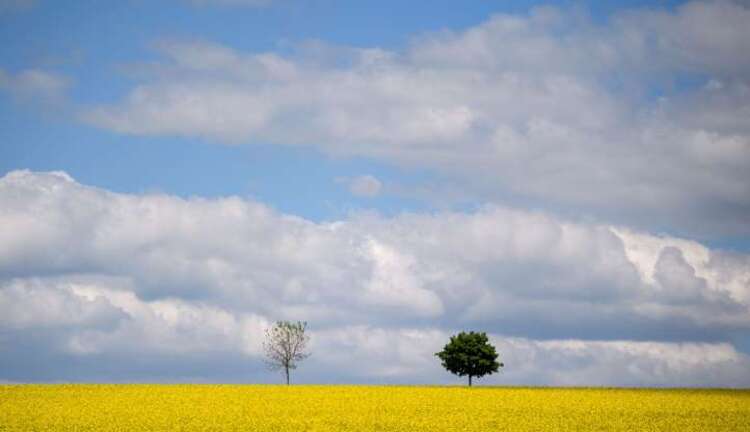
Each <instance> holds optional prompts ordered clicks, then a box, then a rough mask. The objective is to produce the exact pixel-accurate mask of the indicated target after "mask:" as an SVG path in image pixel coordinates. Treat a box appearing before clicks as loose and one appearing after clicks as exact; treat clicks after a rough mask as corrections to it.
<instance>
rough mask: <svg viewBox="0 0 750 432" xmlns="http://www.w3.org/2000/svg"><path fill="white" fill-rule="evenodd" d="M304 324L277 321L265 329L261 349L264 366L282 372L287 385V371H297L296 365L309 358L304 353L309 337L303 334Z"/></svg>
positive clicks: (305, 327) (307, 354)
mask: <svg viewBox="0 0 750 432" xmlns="http://www.w3.org/2000/svg"><path fill="white" fill-rule="evenodd" d="M306 329H307V323H306V322H300V321H297V322H291V321H278V322H276V324H274V325H273V327H271V328H269V329H266V339H265V341H264V342H263V349H264V351H265V352H266V364H267V365H268V367H269V369H271V370H283V371H284V376H285V377H286V384H287V385H289V371H290V370H292V369H297V363H298V362H300V361H302V360H304V359H306V358H307V357H309V356H310V353H307V352H305V350H306V348H307V343H308V342H309V340H310V337H309V336H308V335H306V334H305V330H306Z"/></svg>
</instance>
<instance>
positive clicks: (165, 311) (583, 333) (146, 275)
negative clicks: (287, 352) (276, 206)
mask: <svg viewBox="0 0 750 432" xmlns="http://www.w3.org/2000/svg"><path fill="white" fill-rule="evenodd" d="M0 244H2V245H3V247H2V248H1V249H0V327H1V328H2V329H3V331H2V334H3V335H4V336H3V339H0V351H2V352H3V355H2V356H0V358H3V360H0V364H1V365H3V367H0V370H5V371H10V372H7V373H6V376H0V378H2V379H8V380H19V379H20V380H23V379H36V378H33V377H34V376H37V375H34V373H38V371H39V370H40V369H38V368H37V369H34V368H31V366H28V367H29V369H25V367H26V366H24V363H23V362H20V361H18V359H20V358H25V357H28V356H33V357H34V358H37V359H40V360H39V361H48V362H50V363H49V364H47V365H46V366H45V367H44V368H42V370H47V372H45V373H49V374H51V375H50V376H53V378H54V377H55V376H56V378H54V379H61V377H63V376H70V375H69V374H73V373H79V372H76V371H80V370H81V367H80V366H78V367H76V366H75V364H87V365H89V363H86V362H89V361H90V362H93V363H91V364H92V366H91V368H92V369H90V370H91V372H90V373H91V374H95V373H96V371H100V370H102V369H97V368H101V367H103V366H101V365H102V364H105V363H106V362H101V361H99V362H98V361H96V360H90V359H97V358H99V359H102V358H107V359H110V360H111V361H113V362H115V363H117V362H121V363H122V365H121V366H122V368H123V369H122V374H123V375H118V376H120V377H122V378H123V379H126V377H129V376H130V377H136V378H134V379H137V377H141V378H143V376H144V375H143V374H144V373H145V372H140V373H141V375H139V372H138V371H139V370H140V371H143V370H144V369H138V367H141V368H144V367H145V368H146V370H149V371H152V372H153V371H154V370H159V371H162V372H164V373H167V375H165V376H167V377H172V378H171V379H183V378H185V376H203V377H214V378H216V377H222V378H221V379H229V380H237V379H240V378H238V376H237V375H232V374H238V373H239V374H245V373H248V372H247V369H243V368H252V367H260V366H257V365H258V364H259V363H258V361H259V358H258V355H259V353H260V335H261V334H262V329H263V328H264V327H265V326H267V325H268V323H269V322H272V321H274V320H276V319H293V320H296V319H301V320H307V321H309V322H310V324H311V330H312V332H313V336H314V342H313V345H314V347H316V348H315V349H316V355H315V358H317V359H316V360H314V361H311V365H310V371H311V373H312V375H310V376H308V379H309V380H312V381H315V380H316V379H317V380H335V379H336V377H349V378H351V379H352V380H365V381H366V380H368V379H370V380H390V381H393V382H396V381H409V380H419V381H425V382H426V381H429V380H434V379H437V378H438V377H439V376H440V375H438V374H439V369H436V368H435V366H434V364H433V363H432V362H434V359H432V357H430V352H431V351H430V350H433V349H435V345H436V344H439V343H440V341H443V340H445V338H446V336H447V334H448V332H449V331H452V330H454V329H481V330H486V331H488V332H490V333H493V334H495V335H496V338H497V340H498V341H501V340H502V341H522V342H517V343H516V342H513V343H511V342H502V343H503V344H506V345H503V352H505V353H506V354H507V355H508V356H509V357H508V358H509V359H515V360H513V362H514V363H515V364H516V365H518V366H517V367H518V369H512V372H511V369H509V372H508V374H510V375H508V376H506V378H508V379H511V378H512V380H511V381H513V382H519V383H520V382H524V380H526V381H527V382H531V381H534V380H538V381H534V382H546V383H589V384H597V383H599V384H601V383H614V382H619V383H624V384H628V383H639V384H649V383H651V384H656V385H668V384H670V383H671V384H683V383H688V384H690V383H704V382H707V383H711V382H714V383H716V385H725V384H727V385H730V384H733V381H732V379H733V378H732V377H736V376H737V375H738V374H739V371H747V359H746V357H745V355H744V354H740V353H738V352H736V350H735V348H733V346H732V345H731V342H732V341H735V340H741V335H743V334H746V333H747V331H748V329H749V328H750V309H749V303H748V299H750V257H749V256H747V255H742V254H730V253H726V252H721V251H716V250H712V249H710V248H707V247H706V246H704V245H701V244H699V243H696V242H690V241H686V240H682V239H677V238H669V237H659V236H653V235H650V234H647V233H642V232H636V231H631V230H626V229H623V228H616V227H611V226H606V225H593V224H585V223H573V222H569V221H564V220H560V219H558V218H555V217H552V216H549V215H545V214H542V213H533V212H528V211H522V210H515V209H509V208H501V207H492V206H490V207H486V208H483V209H481V210H479V211H477V212H474V213H435V214H403V215H400V216H397V217H393V218H383V217H379V216H373V215H369V214H368V215H361V216H353V217H351V218H349V219H346V220H342V221H337V222H331V223H313V222H310V221H307V220H304V219H301V218H298V217H294V216H291V215H285V214H280V213H277V212H275V211H273V210H271V209H269V208H268V207H266V206H264V205H262V204H260V203H257V202H253V201H249V200H243V199H240V198H236V197H227V198H217V199H204V198H191V199H181V198H177V197H174V196H169V195H158V194H149V195H125V194H118V193H113V192H109V191H106V190H101V189H96V188H91V187H87V186H84V185H81V184H79V183H77V182H76V181H75V180H73V179H72V178H70V177H69V176H68V175H66V174H65V173H59V172H57V173H32V172H29V171H15V172H11V173H9V174H7V175H6V176H5V177H3V178H2V179H0ZM392 338H395V339H394V340H395V342H394V344H393V345H391V346H392V347H395V348H394V351H388V350H384V348H383V347H385V346H388V341H389V340H391V339H392ZM566 340H575V341H577V342H575V343H573V342H571V344H572V345H570V346H568V345H565V344H562V345H555V344H554V343H552V342H548V341H566ZM626 340H630V341H635V342H623V341H626ZM498 343H500V342H498ZM514 343H515V345H514ZM566 343H567V342H566ZM507 344H510V345H507ZM550 344H552V345H550ZM576 344H583V346H585V347H586V354H585V355H583V356H579V355H578V354H576V353H577V352H578V351H575V350H574V349H573V348H571V347H575V346H578V345H576ZM632 347H635V348H632ZM28 350H32V351H31V352H29V351H28ZM136 352H137V353H139V355H143V356H145V357H143V358H144V360H143V361H144V362H147V364H150V365H151V366H152V367H153V368H156V369H149V368H150V367H151V366H148V367H147V366H144V365H143V364H140V363H139V364H130V365H128V359H132V357H133V356H134V355H135V353H136ZM432 352H434V351H432ZM696 352H697V354H696V355H695V356H693V357H692V358H697V359H700V360H696V362H697V363H695V364H692V363H690V364H687V363H685V362H688V363H689V361H688V360H685V361H683V362H682V363H680V361H678V360H675V356H679V355H682V354H686V355H687V354H690V355H692V354H695V353H696ZM691 353H692V354H691ZM174 356H180V357H181V358H184V359H186V360H184V361H185V362H186V363H184V365H185V368H187V369H179V368H177V369H175V367H174V363H173V362H174V361H176V360H171V359H174V358H175V357H174ZM347 356H350V357H351V358H354V359H359V360H357V361H356V362H354V364H352V363H351V362H350V363H349V364H350V365H351V367H350V368H346V367H345V365H346V364H347V363H346V360H345V357H347ZM523 356H532V357H533V356H537V357H534V358H535V359H536V360H534V361H533V362H531V361H530V360H528V359H527V360H524V358H525V357H523ZM45 359H46V360H45ZM242 359H245V360H242ZM110 360H108V361H110ZM558 360H559V361H561V362H563V363H564V364H563V366H560V365H559V364H558V363H557V362H558ZM76 362H84V363H76ZM148 362H151V363H148ZM217 362H218V364H222V365H224V366H222V367H221V368H220V369H221V371H217V370H215V367H216V363H217ZM608 362H609V363H608ZM53 364H58V365H59V366H52V365H53ZM71 364H72V365H73V366H70V365H71ZM118 364H119V363H118ZM522 364H524V365H526V366H523V367H521V366H520V365H522ZM632 364H636V365H637V369H632V370H630V369H629V371H628V372H627V373H626V374H624V375H616V374H613V373H612V369H613V368H615V367H623V368H625V367H631V365H632ZM65 365H69V366H65ZM97 365H99V366H97ZM211 365H213V366H211ZM252 365H256V366H252ZM430 365H432V366H430ZM529 365H530V366H529ZM615 365H616V366H615ZM675 365H677V366H675ZM66 367H69V369H65V368H66ZM632 367H636V366H632ZM45 368H48V369H45ZM529 368H531V369H529ZM664 368H666V369H664ZM557 369H561V371H560V372H559V374H557V372H555V370H557ZM84 370H89V367H88V366H87V367H86V368H84ZM663 370H666V371H667V372H668V373H664V374H661V375H660V374H659V372H658V371H663ZM34 371H37V372H34ZM55 371H57V372H55ZM126 371H127V372H126ZM165 371H169V372H165ZM232 371H234V372H232ZM240 371H241V372H240ZM565 371H568V372H565ZM256 372H257V371H256ZM54 373H57V374H58V375H54ZM154 373H155V372H154ZM222 373H226V374H230V375H221V374H222ZM258 373H260V372H257V373H256V374H255V375H252V376H254V377H257V376H261V377H262V376H264V375H262V373H260V375H258ZM66 374H68V375H66ZM179 374H185V375H179ZM217 374H218V375H217ZM607 374H610V375H607ZM115 375H116V374H115ZM76 376H77V375H76ZM92 376H93V375H92ZM105 376H111V375H107V374H105ZM148 376H151V375H148ZM243 376H244V375H243ZM180 377H182V378H180ZM535 377H537V378H535ZM37 378H38V376H37ZM89 378H91V376H89ZM688 378H689V379H688ZM39 379H41V378H39ZM112 379H115V378H112ZM207 379H210V378H207ZM216 379H219V378H216ZM502 379H505V378H502ZM613 380H614V381H613ZM712 380H713V381H712Z"/></svg>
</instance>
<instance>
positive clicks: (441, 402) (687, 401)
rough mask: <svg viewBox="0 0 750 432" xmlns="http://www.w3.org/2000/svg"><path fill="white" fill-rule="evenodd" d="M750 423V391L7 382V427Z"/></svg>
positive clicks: (719, 427) (659, 427)
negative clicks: (33, 383)
mask: <svg viewBox="0 0 750 432" xmlns="http://www.w3.org/2000/svg"><path fill="white" fill-rule="evenodd" d="M162 430H174V431H204V430H212V431H254V430H255V431H543V430H551V431H559V430H576V431H605V430H606V431H609V430H612V431H681V432H684V431H700V432H705V431H750V391H747V390H647V389H638V390H635V389H633V390H630V389H588V388H578V389H573V388H568V389H564V388H516V387H510V388H506V387H484V388H482V387H475V388H471V389H469V388H460V387H407V386H403V387H400V386H399V387H397V386H393V387H391V386H291V387H286V386H264V385H145V384H144V385H5V386H0V431H162Z"/></svg>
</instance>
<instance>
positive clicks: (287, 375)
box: [284, 366, 289, 385]
mask: <svg viewBox="0 0 750 432" xmlns="http://www.w3.org/2000/svg"><path fill="white" fill-rule="evenodd" d="M284 372H286V385H289V366H287V367H285V368H284Z"/></svg>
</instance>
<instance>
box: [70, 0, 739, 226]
mask: <svg viewBox="0 0 750 432" xmlns="http://www.w3.org/2000/svg"><path fill="white" fill-rule="evenodd" d="M748 24H750V9H748V8H747V7H746V6H744V5H741V4H739V3H734V2H729V1H714V2H690V3H687V4H683V5H681V6H679V7H677V8H676V9H675V10H674V11H666V10H659V9H635V10H625V11H621V12H619V13H617V14H615V15H614V16H612V17H611V18H610V19H609V20H608V21H607V22H606V23H596V22H594V21H593V20H591V19H589V18H588V17H586V16H585V14H582V13H581V11H580V9H571V10H568V9H560V8H554V7H543V8H536V9H533V10H532V11H531V12H529V13H528V14H523V15H508V14H498V15H495V16H493V17H491V18H490V19H488V20H487V21H486V22H484V23H481V24H479V25H477V26H475V27H472V28H469V29H467V30H465V31H461V32H450V31H445V32H440V33H436V34H426V35H422V36H421V37H418V38H415V39H414V40H413V41H412V43H411V44H410V45H409V46H408V47H406V48H405V49H402V50H398V51H389V50H384V49H380V48H355V47H341V46H328V45H325V44H323V43H319V42H311V43H306V44H302V46H301V47H300V48H299V49H298V50H297V52H296V53H295V54H291V55H285V56H282V55H280V54H277V53H273V52H268V53H245V52H240V51H237V50H234V49H232V48H231V47H227V46H222V45H216V44H211V43H205V42H203V43H179V42H172V43H164V44H161V45H160V48H159V49H160V52H161V53H162V55H163V60H162V61H161V62H159V63H158V67H156V68H154V73H153V74H152V75H151V76H150V77H147V78H145V79H144V80H143V81H142V82H140V83H138V84H137V85H136V86H135V87H134V88H133V89H132V90H131V91H130V92H129V94H128V95H127V96H126V98H125V99H124V100H122V101H121V102H119V103H116V104H114V105H108V106H98V107H92V108H91V109H89V110H88V111H86V112H85V114H84V118H85V119H86V121H88V122H90V123H92V124H94V125H98V126H100V127H103V128H107V129H111V130H114V131H117V132H121V133H129V134H142V135H179V136H200V137H205V138H209V139H212V140H216V141H219V142H225V143H235V144H236V143H246V142H272V143H277V144H304V145H312V146H316V147H317V148H319V149H322V150H323V151H325V152H328V153H332V154H343V155H357V156H365V157H370V158H376V159H379V160H384V161H387V162H391V163H394V164H399V165H410V166H420V167H427V168H429V169H432V170H434V171H436V172H438V173H441V174H443V175H445V176H447V177H449V178H451V179H454V180H456V181H459V182H460V184H461V185H462V188H463V189H465V190H466V191H471V192H472V193H474V194H476V195H478V196H480V197H482V198H483V200H489V201H493V200H498V199H502V198H507V197H508V196H511V197H520V198H522V199H525V200H531V201H532V202H533V201H534V200H537V201H538V202H543V203H544V204H545V205H546V206H548V207H549V206H559V207H563V208H567V209H574V210H575V211H579V212H583V213H588V214H596V215H599V216H601V217H603V218H605V219H609V220H616V221H620V222H624V223H627V224H630V225H639V226H642V227H662V226H670V227H672V228H673V229H675V230H677V231H681V232H686V233H691V235H695V234H699V235H700V236H703V237H711V236H721V235H727V234H735V233H740V234H744V235H747V234H749V233H750V232H749V231H748V227H750V220H748V214H750V201H749V200H748V198H749V197H750V189H749V187H750V186H748V185H750V178H748V174H747V173H748V172H750V130H748V126H747V121H746V119H747V116H748V109H750V108H749V107H750V91H749V90H748V85H750V84H749V82H748V76H750V62H749V61H748V60H747V56H744V55H742V54H741V53H745V52H748V51H750V46H749V45H748V41H750V25H748ZM675 77H679V78H675ZM680 80H681V81H680ZM684 82H694V83H698V84H684ZM677 216H679V217H677Z"/></svg>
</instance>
